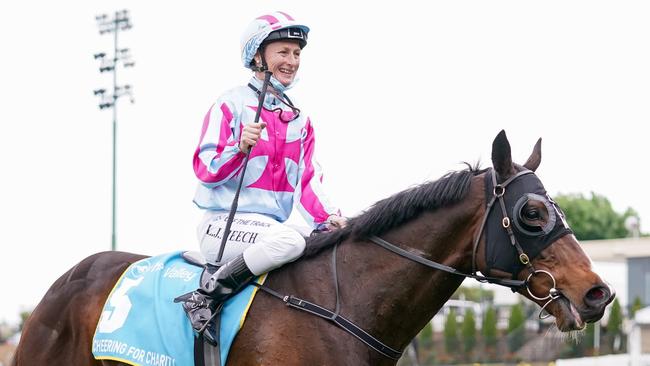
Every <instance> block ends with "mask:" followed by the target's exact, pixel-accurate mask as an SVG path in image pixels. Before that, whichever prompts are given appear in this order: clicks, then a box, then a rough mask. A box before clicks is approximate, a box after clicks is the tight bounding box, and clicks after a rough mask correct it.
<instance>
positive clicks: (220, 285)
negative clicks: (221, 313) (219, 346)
mask: <svg viewBox="0 0 650 366" xmlns="http://www.w3.org/2000/svg"><path fill="white" fill-rule="evenodd" d="M254 277H255V275H254V274H253V273H252V272H251V271H250V269H249V268H248V266H246V262H244V256H243V254H240V255H238V256H237V257H235V258H233V259H231V260H230V261H228V262H227V263H226V264H224V265H223V266H221V267H220V268H219V269H218V270H217V271H216V272H215V273H214V274H213V275H212V276H210V277H208V278H207V279H205V280H204V279H201V283H200V285H199V286H200V287H199V289H198V290H196V291H193V292H191V293H188V294H185V295H183V296H181V297H179V298H178V299H179V300H181V301H183V309H184V310H185V312H186V313H187V316H188V317H189V318H190V323H191V324H192V328H194V330H196V331H201V330H205V332H204V335H205V337H206V338H207V339H208V341H210V343H212V344H216V342H217V341H218V339H214V338H215V336H214V335H215V334H217V331H218V330H217V329H211V328H212V327H214V322H212V324H210V325H208V326H207V327H206V324H207V323H208V321H210V319H211V318H212V315H213V314H214V312H215V311H216V309H217V307H218V306H219V305H220V304H221V303H222V302H224V301H225V300H226V299H227V298H229V297H230V296H232V295H234V294H236V293H237V292H238V291H239V290H240V289H241V288H242V287H244V285H246V284H248V282H250V281H251V280H252V279H253V278H254Z"/></svg>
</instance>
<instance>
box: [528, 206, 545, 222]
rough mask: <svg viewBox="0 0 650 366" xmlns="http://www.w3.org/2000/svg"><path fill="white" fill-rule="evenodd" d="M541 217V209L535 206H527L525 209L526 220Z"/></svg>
mask: <svg viewBox="0 0 650 366" xmlns="http://www.w3.org/2000/svg"><path fill="white" fill-rule="evenodd" d="M541 217H542V216H541V214H540V212H539V210H538V209H537V208H535V207H526V209H525V210H524V218H525V219H526V220H531V221H533V220H539V219H540V218H541Z"/></svg>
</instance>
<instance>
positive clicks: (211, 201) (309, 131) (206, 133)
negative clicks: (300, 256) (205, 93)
mask: <svg viewBox="0 0 650 366" xmlns="http://www.w3.org/2000/svg"><path fill="white" fill-rule="evenodd" d="M250 82H251V84H253V85H254V86H255V87H257V88H258V89H261V81H260V80H258V79H257V78H255V77H253V78H252V79H251V81H250ZM257 98H258V97H257V94H256V92H255V91H253V90H252V89H251V88H249V87H248V86H241V87H237V88H234V89H231V90H229V91H228V92H226V93H225V94H223V95H222V96H221V97H220V98H219V99H218V100H217V102H216V103H215V104H214V105H213V106H212V107H211V108H210V110H209V111H208V113H207V115H206V116H205V119H204V122H203V129H202V131H201V138H200V142H199V145H198V147H197V149H196V152H195V153H194V172H195V174H196V176H197V178H198V179H199V185H198V188H197V190H196V194H195V197H194V202H195V203H196V205H197V206H199V207H200V208H203V209H205V210H206V211H207V213H206V217H205V218H204V220H203V222H202V223H201V225H199V240H201V241H202V244H201V245H202V252H204V254H206V253H207V252H208V251H209V250H204V249H203V247H204V246H205V243H204V239H206V233H207V231H208V230H207V227H208V225H209V224H210V222H211V221H212V223H213V224H214V223H215V221H213V218H216V217H222V216H221V214H222V213H223V212H228V211H229V210H230V207H231V204H232V202H233V198H234V195H235V192H236V190H237V185H238V182H239V179H240V173H241V171H242V168H243V162H244V158H245V154H244V153H243V152H242V151H241V150H240V149H239V136H240V134H241V131H242V128H243V125H245V124H246V123H251V122H253V120H254V118H255V112H256V110H257V104H258V99H257ZM264 105H265V108H264V109H263V110H262V112H261V114H260V121H263V122H265V123H266V128H265V129H263V130H262V135H261V137H260V140H258V143H257V145H256V146H255V147H254V148H253V149H252V150H251V154H250V158H249V161H248V166H247V168H246V174H245V176H244V181H243V184H242V190H241V193H240V195H239V203H238V212H242V213H256V214H261V215H264V216H266V217H269V218H272V219H273V220H274V221H276V222H278V223H283V222H284V221H286V220H287V219H288V218H289V215H290V214H291V211H292V208H293V206H294V203H295V204H296V207H297V209H298V210H299V212H300V213H301V214H302V216H303V217H304V218H305V220H306V221H307V222H308V223H309V224H310V225H311V226H312V227H313V228H317V227H319V225H322V224H323V223H324V222H325V221H327V219H328V217H329V216H330V215H332V214H339V210H338V209H337V208H336V207H335V206H333V205H332V204H331V203H330V202H329V200H328V199H327V197H326V195H325V194H324V192H323V187H322V173H321V170H320V167H319V165H318V163H317V162H316V161H315V160H314V143H315V139H314V129H313V125H312V123H311V121H310V119H309V118H308V117H306V116H304V114H302V113H301V115H300V116H299V117H298V118H296V119H294V120H292V121H290V122H285V121H283V120H281V119H280V116H279V111H273V110H277V109H278V108H280V109H282V113H283V115H282V117H283V119H284V120H289V119H291V118H292V117H293V112H292V110H291V109H290V108H288V107H287V106H286V105H284V104H283V103H282V102H280V100H279V99H278V98H276V97H275V96H273V95H272V94H271V93H268V94H267V97H266V100H265V104H264ZM217 221H218V220H217ZM282 226H284V225H282ZM214 229H215V226H214V225H213V227H212V230H214ZM287 229H288V230H291V229H289V228H287ZM202 231H203V233H201V232H202ZM275 231H277V230H275ZM207 239H209V238H207ZM214 245H218V244H216V243H214V244H211V245H207V246H208V247H210V246H214ZM229 245H230V244H229ZM303 246H304V243H303ZM245 259H246V256H245ZM276 262H277V261H276ZM247 263H248V260H247Z"/></svg>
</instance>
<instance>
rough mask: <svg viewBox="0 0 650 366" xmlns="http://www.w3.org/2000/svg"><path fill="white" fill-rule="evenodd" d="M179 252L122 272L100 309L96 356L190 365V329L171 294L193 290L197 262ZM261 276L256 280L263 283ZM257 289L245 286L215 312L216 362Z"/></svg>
mask: <svg viewBox="0 0 650 366" xmlns="http://www.w3.org/2000/svg"><path fill="white" fill-rule="evenodd" d="M181 254H182V252H173V253H168V254H162V255H160V256H157V257H151V258H146V259H142V260H140V261H138V262H135V263H133V264H132V265H131V266H129V268H127V270H126V271H125V272H124V273H123V274H122V276H121V277H120V279H119V280H118V281H117V283H116V284H115V287H114V288H113V290H112V291H111V293H110V295H109V297H108V299H107V300H106V304H105V305H104V308H103V310H102V314H101V316H100V319H99V322H98V324H97V328H96V329H95V336H94V338H93V345H92V352H93V355H94V357H95V359H98V360H100V359H101V360H116V361H120V362H124V363H126V364H129V365H134V366H145V365H151V366H186V365H193V364H194V354H193V352H194V351H193V347H194V337H195V334H194V331H193V330H192V327H191V325H190V322H189V319H188V318H187V316H186V315H185V312H184V311H183V308H182V306H181V304H180V303H174V301H173V300H174V298H175V297H177V296H179V295H182V294H185V293H187V292H190V291H193V290H196V289H197V288H198V286H199V278H200V276H201V272H202V271H203V268H202V267H199V266H196V265H193V264H190V263H188V262H186V261H185V260H184V259H183V258H182V257H181ZM265 279H266V275H263V276H261V277H259V278H258V279H257V282H258V283H263V282H264V280H265ZM256 292H257V287H255V286H253V285H249V286H247V287H245V288H244V289H243V290H242V291H241V292H239V293H238V294H237V295H235V296H234V297H232V298H230V299H228V300H227V301H226V303H225V304H224V307H223V311H222V314H221V328H220V330H221V331H220V337H219V339H220V341H219V343H220V344H219V346H220V353H221V365H225V364H226V359H227V357H228V351H229V350H230V346H231V345H232V342H233V339H234V338H235V335H237V332H238V331H239V329H240V328H241V327H242V325H243V324H244V319H245V317H246V314H247V312H248V309H249V307H250V304H251V303H252V301H253V298H254V296H255V294H256Z"/></svg>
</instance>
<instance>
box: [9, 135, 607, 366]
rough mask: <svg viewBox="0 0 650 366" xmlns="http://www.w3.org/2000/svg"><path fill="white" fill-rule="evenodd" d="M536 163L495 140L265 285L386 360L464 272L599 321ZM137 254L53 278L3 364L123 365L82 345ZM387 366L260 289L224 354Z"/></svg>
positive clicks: (570, 325) (592, 291) (597, 295)
mask: <svg viewBox="0 0 650 366" xmlns="http://www.w3.org/2000/svg"><path fill="white" fill-rule="evenodd" d="M540 161H541V139H539V140H538V142H537V144H536V145H535V147H534V149H533V152H532V154H531V155H530V157H529V158H528V160H527V161H526V163H525V164H523V165H518V164H514V163H513V162H512V158H511V152H510V143H509V142H508V139H507V138H506V135H505V132H504V131H501V132H500V133H499V134H498V135H497V137H496V138H495V139H494V142H493V144H492V164H493V168H488V169H483V170H480V169H478V167H476V166H475V167H472V166H470V165H468V167H467V169H464V170H460V171H455V172H450V173H448V174H447V175H445V176H443V177H442V178H440V179H439V180H437V181H433V182H428V183H424V184H422V185H420V186H417V187H413V188H410V189H408V190H406V191H403V192H400V193H397V194H395V195H394V196H392V197H389V198H387V199H384V200H381V201H378V202H377V203H376V204H375V205H373V206H372V207H370V208H369V209H368V210H367V211H365V212H363V213H361V214H360V215H358V216H357V217H354V218H352V219H350V221H349V225H348V226H347V227H346V228H344V229H341V230H337V231H334V232H331V233H327V234H320V235H317V236H316V237H315V238H314V239H312V240H309V242H308V245H307V249H306V252H305V254H304V256H303V258H302V259H300V260H298V261H296V262H293V263H291V264H288V265H285V266H284V267H282V268H280V269H277V270H274V271H273V272H271V274H270V275H269V278H268V279H267V282H266V285H267V286H268V287H269V288H272V289H274V290H275V291H277V292H279V293H283V294H295V295H296V296H300V297H301V298H303V299H306V300H309V301H311V302H313V303H316V304H319V305H321V306H322V307H324V308H329V309H334V308H336V309H337V312H338V313H340V314H342V315H344V316H345V317H346V318H347V319H350V320H351V321H352V322H354V323H355V324H357V325H358V326H359V327H360V328H361V329H363V330H364V331H365V332H367V333H368V334H370V335H372V336H373V337H375V338H376V339H378V340H380V341H381V342H383V344H385V345H387V346H389V347H390V348H392V349H395V350H397V351H401V350H403V349H404V348H405V347H406V346H407V345H408V344H409V342H410V341H411V339H413V338H414V337H415V336H416V335H417V333H418V332H419V331H420V330H421V329H422V328H423V327H424V326H425V325H426V324H427V322H428V321H429V320H430V319H431V318H432V317H433V315H434V314H436V312H438V311H439V310H440V309H441V307H442V306H443V304H444V303H445V302H446V301H447V300H448V299H449V298H450V297H451V295H452V294H453V293H454V291H455V290H456V289H457V288H458V287H459V286H460V284H461V283H462V282H463V279H464V278H465V277H464V276H469V277H474V278H477V279H479V280H482V281H489V282H495V283H497V284H502V285H506V286H509V287H512V288H513V289H514V290H516V291H517V292H519V293H520V294H521V295H523V296H525V297H527V298H529V299H530V300H532V301H534V302H536V303H537V304H539V305H540V306H542V307H543V308H544V309H545V310H546V311H547V312H548V313H549V314H551V315H552V316H554V317H555V319H556V324H557V327H558V328H559V330H561V331H563V332H568V331H573V330H579V329H582V328H584V326H585V323H586V322H595V321H597V320H599V319H600V318H601V317H602V316H603V313H604V310H605V307H606V306H607V305H608V304H609V303H610V302H611V301H612V300H613V298H614V296H615V294H614V291H613V289H611V288H610V287H609V286H608V285H607V284H606V283H605V282H603V280H602V279H601V278H600V277H599V276H598V275H597V274H596V273H594V272H593V271H592V265H591V261H590V259H589V258H588V257H587V255H586V254H585V253H584V252H583V250H582V249H581V248H580V245H579V243H578V241H577V240H576V238H575V236H574V235H573V234H572V233H571V231H570V229H569V228H568V226H567V225H566V222H565V221H564V217H563V214H562V212H561V210H560V209H559V207H557V205H556V204H555V202H553V201H552V199H551V198H550V197H549V196H548V195H547V194H546V191H545V190H544V188H543V186H542V185H541V182H539V179H538V178H537V176H536V175H535V174H534V173H533V172H534V171H535V170H536V169H537V167H538V166H539V164H540ZM513 193H514V195H513ZM334 248H337V249H334ZM330 249H331V250H330ZM332 253H334V254H335V255H334V257H332V255H331V254H332ZM142 258H145V256H143V255H137V254H131V253H124V252H103V253H98V254H94V255H92V256H90V257H88V258H86V259H84V260H83V261H81V262H80V263H79V264H77V265H76V266H74V267H73V268H72V269H70V270H69V271H68V272H67V273H65V274H64V275H63V276H61V277H60V278H59V279H58V280H57V281H56V282H55V283H54V284H53V285H52V287H51V288H50V289H49V290H48V291H47V293H46V294H45V297H44V298H43V299H42V301H41V302H40V303H39V305H38V306H37V307H36V308H35V310H34V312H33V313H32V315H31V317H30V318H29V320H28V321H27V322H26V323H25V326H24V330H23V333H22V338H21V340H20V344H19V345H18V348H17V351H16V354H15V359H14V365H16V366H38V365H73V366H82V365H122V363H119V362H116V361H107V360H102V361H99V360H94V359H93V356H92V354H91V342H92V338H93V334H94V331H95V326H96V324H97V322H98V319H99V316H100V312H101V310H102V306H103V305H104V302H105V301H106V298H107V296H108V294H109V292H110V291H111V289H112V287H113V286H114V284H115V283H116V281H117V279H118V278H119V277H120V275H121V274H122V272H123V271H124V270H125V269H126V268H127V267H128V266H129V265H130V264H131V263H133V262H135V261H137V260H140V259H142ZM333 263H334V264H335V265H333ZM432 263H433V264H432ZM479 272H480V273H481V274H480V275H479V274H478V273H479ZM334 274H336V277H337V283H336V285H335V283H334V282H333V281H332V278H333V275H334ZM483 274H485V276H488V275H489V276H490V277H484V276H483ZM143 336H146V335H143ZM396 362H397V361H396V360H395V359H391V358H389V357H386V356H385V355H384V354H381V353H380V352H377V351H376V350H375V349H371V348H369V347H368V346H367V345H366V344H364V343H363V342H361V341H359V340H358V339H355V338H354V337H353V336H352V335H350V334H349V333H347V332H346V331H345V330H343V329H342V328H341V327H337V326H335V325H333V324H332V323H331V322H328V321H325V320H323V319H319V318H318V317H316V316H313V315H311V314H308V313H307V312H301V311H296V310H294V309H290V308H288V307H287V306H286V305H285V303H283V302H282V301H278V300H277V299H276V298H274V297H273V296H269V295H268V294H267V293H263V292H260V293H258V295H257V296H256V298H255V300H254V301H253V304H252V306H251V308H250V311H249V315H248V318H247V320H246V322H245V323H244V325H243V327H242V329H241V330H240V332H239V334H238V335H237V337H236V339H235V341H234V343H233V345H232V348H231V351H230V354H229V356H228V364H231V365H354V366H358V365H395V364H396ZM179 366H180V365H179Z"/></svg>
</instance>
